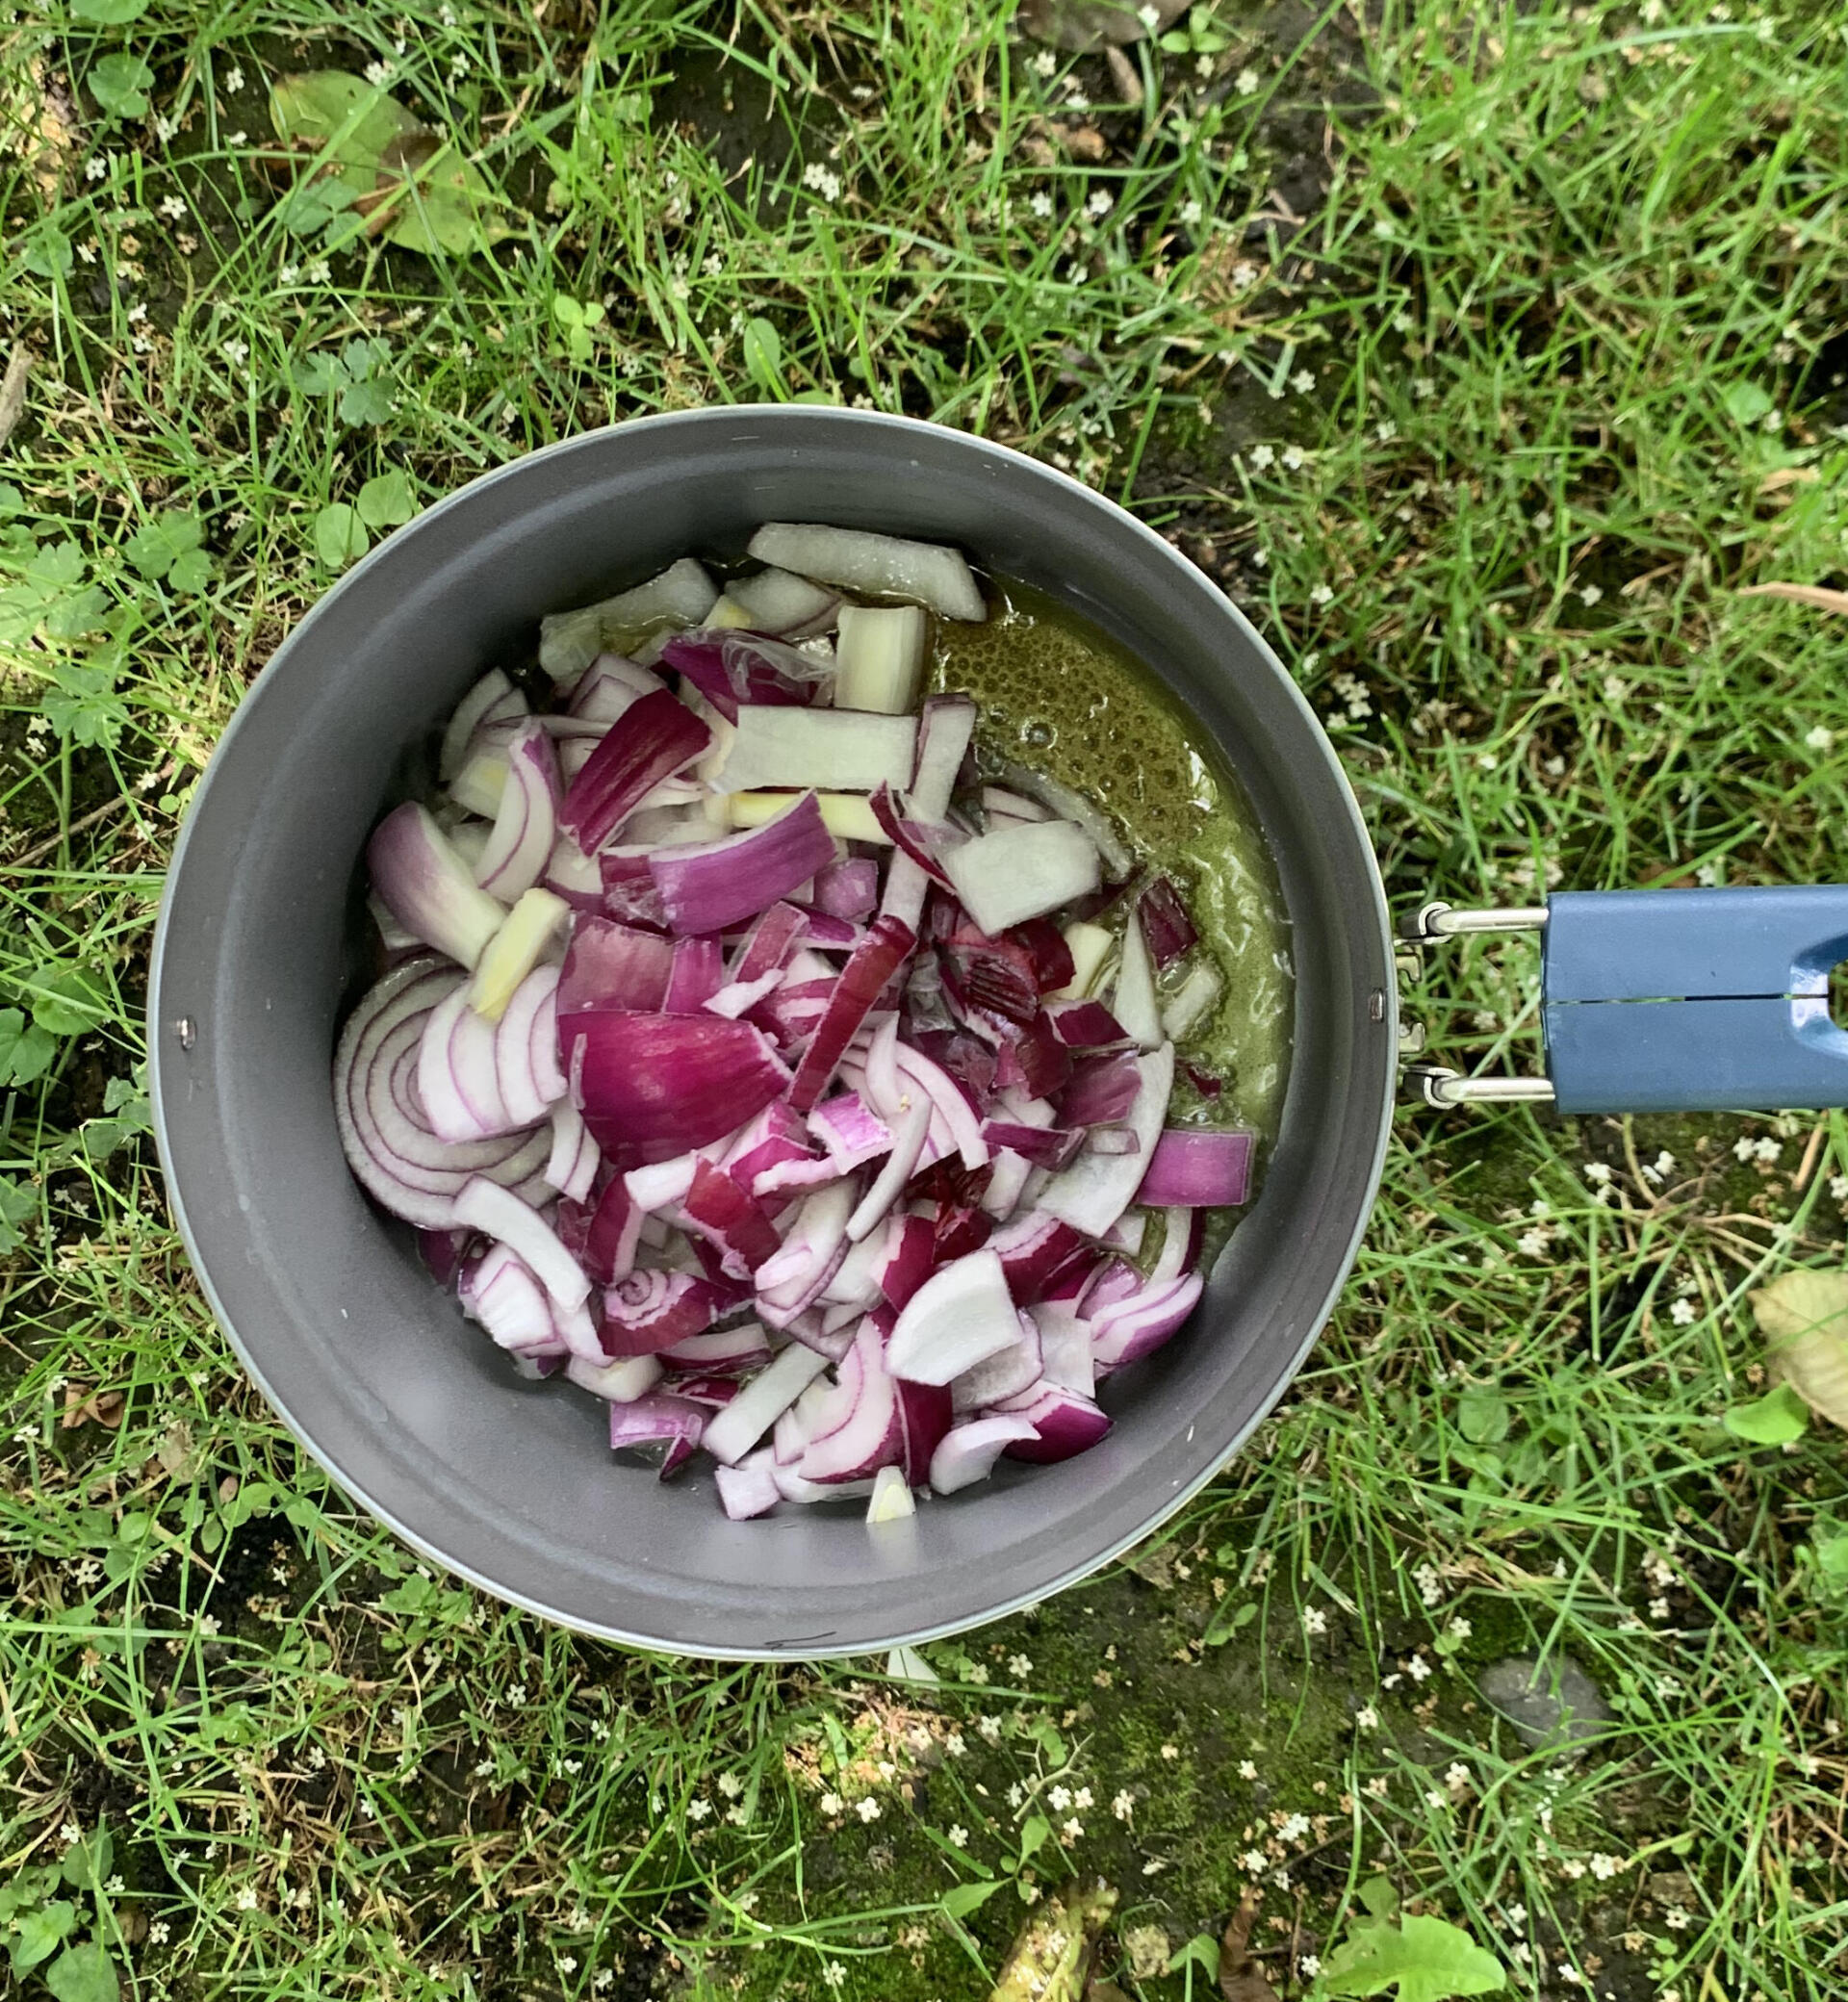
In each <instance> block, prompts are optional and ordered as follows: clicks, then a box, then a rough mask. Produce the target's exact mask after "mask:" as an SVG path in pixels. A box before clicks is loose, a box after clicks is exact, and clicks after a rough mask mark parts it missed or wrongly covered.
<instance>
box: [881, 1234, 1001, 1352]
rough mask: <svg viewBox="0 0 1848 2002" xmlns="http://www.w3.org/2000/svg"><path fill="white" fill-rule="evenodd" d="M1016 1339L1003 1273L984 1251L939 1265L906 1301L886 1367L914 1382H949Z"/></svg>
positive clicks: (888, 1347)
mask: <svg viewBox="0 0 1848 2002" xmlns="http://www.w3.org/2000/svg"><path fill="white" fill-rule="evenodd" d="M1019 1339H1020V1322H1019V1319H1018V1317H1017V1315H1016V1313H1015V1311H1014V1300H1013V1298H1012V1297H1011V1296H1010V1295H1009V1293H1008V1280H1007V1274H1006V1273H1005V1272H1004V1271H1003V1270H1002V1269H1001V1260H1000V1258H999V1257H998V1256H997V1255H996V1254H995V1253H994V1252H992V1251H990V1250H988V1249H987V1248H986V1246H985V1247H984V1248H983V1249H982V1250H980V1251H970V1252H967V1253H965V1254H964V1255H963V1257H962V1258H957V1259H952V1260H951V1261H950V1263H949V1264H948V1265H946V1266H939V1267H938V1269H937V1270H936V1271H935V1272H933V1273H932V1274H931V1276H930V1277H929V1278H928V1279H926V1280H925V1282H924V1283H923V1285H922V1286H920V1287H919V1288H918V1289H917V1291H916V1292H915V1293H914V1294H912V1296H911V1298H910V1299H909V1300H907V1301H906V1302H905V1308H904V1311H903V1312H902V1313H901V1314H900V1315H899V1317H898V1321H897V1323H896V1325H895V1326H894V1327H893V1329H892V1338H891V1341H890V1342H889V1343H888V1344H887V1345H886V1368H887V1369H888V1370H890V1372H891V1373H892V1374H893V1375H894V1376H904V1377H908V1378H909V1379H910V1380H911V1382H913V1383H948V1382H949V1381H950V1379H951V1378H952V1377H954V1376H960V1375H962V1373H963V1371H965V1370H972V1369H974V1367H975V1366H976V1364H977V1363H980V1362H986V1361H987V1360H988V1357H989V1356H991V1355H998V1354H999V1353H1000V1352H1001V1350H1002V1349H1004V1348H1009V1347H1013V1346H1014V1344H1015V1343H1017V1342H1018V1341H1019Z"/></svg>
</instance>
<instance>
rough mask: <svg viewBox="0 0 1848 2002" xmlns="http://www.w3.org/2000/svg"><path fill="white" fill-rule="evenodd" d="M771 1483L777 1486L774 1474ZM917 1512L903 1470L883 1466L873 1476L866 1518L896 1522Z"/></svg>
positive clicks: (879, 1521) (875, 1521)
mask: <svg viewBox="0 0 1848 2002" xmlns="http://www.w3.org/2000/svg"><path fill="white" fill-rule="evenodd" d="M770 1485H771V1486H772V1487H775V1486H776V1479H775V1476H772V1477H771V1481H770ZM916 1513H917V1503H916V1502H915V1501H913V1500H912V1499H911V1487H910V1486H909V1484H908V1483H907V1481H906V1479H905V1475H904V1472H903V1470H902V1469H900V1468H897V1467H882V1468H881V1469H880V1470H879V1472H878V1473H877V1474H875V1475H874V1476H873V1495H872V1500H871V1501H868V1502H867V1504H866V1520H867V1521H868V1522H869V1523H896V1522H901V1521H903V1520H904V1518H905V1517H906V1516H910V1515H915V1514H916Z"/></svg>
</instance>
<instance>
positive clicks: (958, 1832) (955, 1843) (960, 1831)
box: [945, 1821, 969, 1849]
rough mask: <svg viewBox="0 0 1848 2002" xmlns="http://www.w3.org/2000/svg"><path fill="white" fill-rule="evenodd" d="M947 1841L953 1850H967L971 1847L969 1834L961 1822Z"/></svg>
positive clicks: (952, 1830)
mask: <svg viewBox="0 0 1848 2002" xmlns="http://www.w3.org/2000/svg"><path fill="white" fill-rule="evenodd" d="M945 1839H946V1840H947V1841H948V1842H949V1844H950V1846H951V1848H952V1849H966V1848H967V1847H968V1846H969V1832H968V1830H967V1829H965V1828H964V1827H963V1824H962V1823H961V1822H960V1821H959V1822H958V1823H957V1824H956V1826H955V1827H954V1828H952V1829H951V1830H950V1832H949V1835H947V1837H946V1838H945Z"/></svg>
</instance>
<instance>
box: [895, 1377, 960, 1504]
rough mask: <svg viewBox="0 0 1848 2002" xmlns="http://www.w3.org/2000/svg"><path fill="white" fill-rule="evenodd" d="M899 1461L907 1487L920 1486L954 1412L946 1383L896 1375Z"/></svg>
mask: <svg viewBox="0 0 1848 2002" xmlns="http://www.w3.org/2000/svg"><path fill="white" fill-rule="evenodd" d="M897 1390H898V1424H899V1436H900V1448H899V1451H900V1459H899V1465H900V1467H901V1468H902V1469H903V1470H904V1475H905V1479H906V1482H907V1484H908V1485H909V1486H911V1487H922V1486H923V1484H924V1483H925V1482H926V1481H927V1480H928V1479H929V1478H930V1476H931V1458H932V1455H933V1454H934V1453H935V1452H936V1451H937V1447H938V1446H939V1445H941V1444H942V1441H943V1436H944V1434H945V1433H946V1432H948V1430H949V1429H950V1421H951V1419H952V1417H953V1415H954V1413H953V1410H952V1406H951V1399H950V1391H949V1386H948V1385H947V1384H941V1383H908V1382H906V1381H904V1380H903V1379H902V1378H900V1379H897Z"/></svg>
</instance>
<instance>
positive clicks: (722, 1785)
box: [719, 1773, 744, 1801]
mask: <svg viewBox="0 0 1848 2002" xmlns="http://www.w3.org/2000/svg"><path fill="white" fill-rule="evenodd" d="M719 1791H720V1792H721V1793H722V1794H724V1795H725V1797H726V1799H727V1800H729V1801H734V1800H736V1799H737V1797H738V1795H739V1794H741V1793H742V1792H743V1791H744V1782H743V1781H742V1780H740V1779H739V1778H738V1776H737V1774H736V1773H721V1774H720V1775H719Z"/></svg>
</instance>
